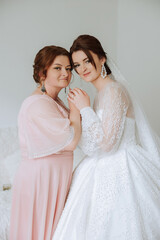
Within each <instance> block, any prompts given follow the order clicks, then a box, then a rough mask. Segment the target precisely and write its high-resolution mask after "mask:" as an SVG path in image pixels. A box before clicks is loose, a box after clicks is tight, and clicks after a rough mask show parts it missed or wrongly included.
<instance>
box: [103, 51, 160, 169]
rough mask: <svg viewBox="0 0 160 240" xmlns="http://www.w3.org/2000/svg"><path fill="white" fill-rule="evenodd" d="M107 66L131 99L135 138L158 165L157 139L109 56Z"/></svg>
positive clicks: (159, 148)
mask: <svg viewBox="0 0 160 240" xmlns="http://www.w3.org/2000/svg"><path fill="white" fill-rule="evenodd" d="M107 64H108V66H109V67H110V69H111V71H112V75H113V77H114V79H115V80H116V81H117V82H119V83H121V84H122V85H123V86H124V87H125V88H126V90H127V91H128V93H129V96H130V98H131V101H132V104H133V108H134V114H135V121H136V136H137V140H138V142H139V144H140V145H141V146H142V147H143V148H144V149H145V150H146V151H147V152H148V153H150V154H151V157H152V158H151V159H154V161H155V162H157V163H158V165H159V164H160V145H159V138H158V137H157V136H156V135H155V134H154V133H153V131H152V128H151V127H150V124H149V123H148V121H147V117H146V116H145V114H144V112H143V110H142V107H141V106H140V104H139V103H138V102H137V100H136V97H135V96H134V94H133V92H132V90H131V89H130V86H129V83H128V82H127V80H126V79H125V78H124V76H123V75H122V74H121V72H120V71H119V69H118V67H117V66H116V64H115V63H114V61H113V60H112V59H111V57H110V56H108V55H107Z"/></svg>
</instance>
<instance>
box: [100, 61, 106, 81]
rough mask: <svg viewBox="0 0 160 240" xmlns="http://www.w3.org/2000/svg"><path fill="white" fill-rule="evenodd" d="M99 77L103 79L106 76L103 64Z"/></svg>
mask: <svg viewBox="0 0 160 240" xmlns="http://www.w3.org/2000/svg"><path fill="white" fill-rule="evenodd" d="M101 76H102V78H105V77H106V76H107V71H106V68H105V66H104V64H103V65H102V71H101Z"/></svg>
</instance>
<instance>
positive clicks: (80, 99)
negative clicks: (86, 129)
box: [68, 88, 90, 110]
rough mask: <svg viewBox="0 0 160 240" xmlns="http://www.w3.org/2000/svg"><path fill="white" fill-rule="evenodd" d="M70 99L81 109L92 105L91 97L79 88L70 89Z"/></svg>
mask: <svg viewBox="0 0 160 240" xmlns="http://www.w3.org/2000/svg"><path fill="white" fill-rule="evenodd" d="M68 101H70V102H71V103H73V104H74V105H75V106H76V108H78V109H79V110H81V109H82V108H85V107H90V97H89V96H88V94H87V93H86V92H85V91H83V90H81V89H79V88H74V89H73V90H72V89H71V90H70V92H69V94H68Z"/></svg>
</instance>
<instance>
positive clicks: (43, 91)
mask: <svg viewBox="0 0 160 240" xmlns="http://www.w3.org/2000/svg"><path fill="white" fill-rule="evenodd" d="M41 92H42V93H43V94H44V93H46V92H47V91H46V88H45V85H44V81H42V87H41Z"/></svg>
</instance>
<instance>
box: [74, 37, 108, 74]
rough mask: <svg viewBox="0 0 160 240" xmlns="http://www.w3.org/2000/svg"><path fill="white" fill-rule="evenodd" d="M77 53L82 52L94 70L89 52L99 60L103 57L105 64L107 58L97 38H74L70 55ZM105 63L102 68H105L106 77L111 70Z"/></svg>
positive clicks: (93, 63)
mask: <svg viewBox="0 0 160 240" xmlns="http://www.w3.org/2000/svg"><path fill="white" fill-rule="evenodd" d="M77 51H83V52H84V53H85V54H86V55H87V57H88V59H89V61H90V62H91V64H92V65H93V66H94V67H95V68H96V64H95V62H94V59H93V57H92V55H91V53H90V51H92V52H93V53H95V54H96V55H97V56H98V57H99V59H101V58H103V57H104V58H105V59H106V62H107V56H106V53H105V51H104V50H103V48H102V45H101V43H100V42H99V40H98V39H97V38H95V37H93V36H90V35H86V34H85V35H80V36H79V37H78V38H76V39H75V40H74V42H73V44H72V46H71V48H70V53H71V55H72V54H73V53H74V52H77ZM106 62H105V63H104V66H105V68H106V71H107V75H108V74H110V73H111V70H110V68H109V67H108V65H107V63H106ZM72 64H73V62H72Z"/></svg>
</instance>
